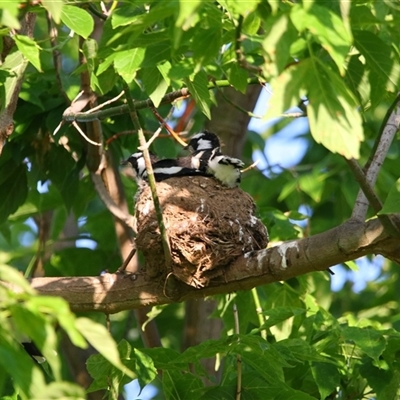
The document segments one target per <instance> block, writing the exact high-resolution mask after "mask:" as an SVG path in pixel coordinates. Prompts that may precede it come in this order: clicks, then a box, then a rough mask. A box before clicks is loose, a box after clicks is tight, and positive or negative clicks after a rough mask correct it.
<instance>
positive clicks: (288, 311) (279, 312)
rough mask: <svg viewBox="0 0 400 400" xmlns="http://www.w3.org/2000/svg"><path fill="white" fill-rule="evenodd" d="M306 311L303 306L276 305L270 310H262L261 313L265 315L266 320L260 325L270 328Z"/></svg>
mask: <svg viewBox="0 0 400 400" xmlns="http://www.w3.org/2000/svg"><path fill="white" fill-rule="evenodd" d="M305 312H306V310H305V309H304V308H299V307H276V308H273V309H271V310H267V311H264V313H263V314H265V315H267V316H268V317H269V318H268V320H267V321H266V322H265V323H264V324H263V325H262V326H261V327H260V329H262V328H270V327H271V326H274V325H276V324H279V323H281V322H283V321H286V320H287V319H289V318H291V317H294V316H297V315H302V314H304V313H305Z"/></svg>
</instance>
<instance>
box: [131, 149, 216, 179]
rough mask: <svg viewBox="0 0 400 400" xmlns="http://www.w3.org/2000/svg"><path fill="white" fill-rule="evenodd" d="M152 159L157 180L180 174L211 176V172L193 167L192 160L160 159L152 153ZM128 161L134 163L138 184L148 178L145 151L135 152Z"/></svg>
mask: <svg viewBox="0 0 400 400" xmlns="http://www.w3.org/2000/svg"><path fill="white" fill-rule="evenodd" d="M150 161H151V164H152V167H153V173H154V179H155V180H156V182H161V181H164V180H165V179H168V178H175V177H180V176H198V175H201V176H209V174H207V173H206V172H205V171H201V170H199V169H197V168H192V167H191V165H190V162H187V161H186V162H185V161H184V160H181V161H180V160H179V159H172V158H166V159H163V160H159V159H158V158H157V157H156V156H154V155H153V154H150ZM127 162H129V163H130V164H131V165H132V167H133V169H134V171H135V175H136V176H135V178H136V182H137V183H138V184H140V183H141V182H143V181H147V180H148V176H147V171H146V165H145V162H144V157H143V153H141V152H138V153H133V154H132V155H131V156H130V157H129V158H128V160H127ZM185 164H186V165H185Z"/></svg>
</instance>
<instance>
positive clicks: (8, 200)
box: [0, 160, 28, 224]
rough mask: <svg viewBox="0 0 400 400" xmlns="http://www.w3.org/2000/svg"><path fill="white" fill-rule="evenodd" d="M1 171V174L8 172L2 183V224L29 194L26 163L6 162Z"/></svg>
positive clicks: (0, 186)
mask: <svg viewBox="0 0 400 400" xmlns="http://www.w3.org/2000/svg"><path fill="white" fill-rule="evenodd" d="M0 171H1V172H0V175H1V174H4V173H6V174H7V175H6V176H7V178H6V179H5V180H4V181H3V182H2V183H1V184H0V193H2V199H1V202H0V224H2V223H3V222H4V221H5V220H6V219H7V217H8V216H9V215H10V214H12V213H14V212H15V211H17V209H18V207H19V206H20V205H22V204H23V203H24V202H25V200H26V197H27V195H28V181H27V176H26V167H25V165H23V164H20V165H15V163H14V161H13V160H8V161H7V162H5V163H4V164H3V165H2V166H1V168H0Z"/></svg>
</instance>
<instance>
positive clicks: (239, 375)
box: [233, 303, 242, 400]
mask: <svg viewBox="0 0 400 400" xmlns="http://www.w3.org/2000/svg"><path fill="white" fill-rule="evenodd" d="M233 318H234V321H235V333H236V335H239V333H240V329H239V314H238V309H237V306H236V303H233ZM238 341H240V339H238ZM236 366H237V383H236V397H235V400H240V397H241V395H242V357H241V355H240V354H236Z"/></svg>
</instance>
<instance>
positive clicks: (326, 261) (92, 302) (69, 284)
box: [14, 219, 400, 314]
mask: <svg viewBox="0 0 400 400" xmlns="http://www.w3.org/2000/svg"><path fill="white" fill-rule="evenodd" d="M367 254H381V255H383V256H384V257H387V258H389V259H391V260H393V261H394V262H396V263H398V264H400V241H399V239H396V238H393V237H391V236H389V235H388V234H387V233H386V232H385V231H384V229H383V227H382V225H381V224H380V222H379V220H377V219H373V220H370V221H368V222H366V223H361V222H359V221H356V220H348V221H346V222H345V223H343V224H342V225H339V226H338V227H336V228H333V229H331V230H329V231H326V232H323V233H320V234H318V235H314V236H310V237H308V238H305V239H299V240H292V241H289V242H284V243H282V244H281V245H279V246H275V247H271V248H268V249H265V250H260V251H256V252H250V253H246V254H244V255H243V256H242V257H240V258H239V259H237V260H236V261H235V262H234V263H233V264H231V265H230V266H229V267H228V268H227V269H226V273H225V274H224V275H223V276H221V277H220V278H218V279H215V280H213V281H212V282H211V284H210V285H209V286H208V287H205V288H202V289H194V288H192V287H189V286H187V285H185V284H183V283H180V282H175V285H174V290H168V287H166V286H167V285H165V284H164V281H161V282H160V281H159V280H157V281H155V280H150V279H149V278H148V277H147V276H146V275H140V274H137V275H117V274H106V275H103V276H99V277H97V276H96V277H71V278H35V279H32V286H33V287H34V288H35V289H36V290H37V291H38V292H39V293H40V294H43V295H49V296H61V297H63V298H64V299H66V300H67V301H68V302H69V304H70V306H71V309H72V310H73V311H101V312H105V313H109V314H112V313H116V312H119V311H122V310H129V309H137V308H143V307H145V306H152V305H157V304H167V303H173V302H180V301H185V300H189V299H199V298H204V297H206V296H210V295H214V294H219V293H230V292H234V291H238V290H248V289H251V288H253V287H256V286H260V285H265V284H268V283H271V282H277V281H281V280H286V279H289V278H292V277H295V276H299V275H302V274H306V273H309V272H315V271H324V270H326V269H327V268H329V267H332V266H334V265H337V264H340V263H343V262H345V261H349V260H354V259H357V258H359V257H362V256H364V255H367ZM82 268H84V266H82ZM169 279H171V278H169ZM14 289H15V290H18V288H16V287H15V288H14Z"/></svg>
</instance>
